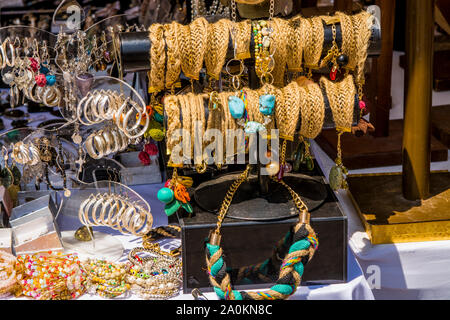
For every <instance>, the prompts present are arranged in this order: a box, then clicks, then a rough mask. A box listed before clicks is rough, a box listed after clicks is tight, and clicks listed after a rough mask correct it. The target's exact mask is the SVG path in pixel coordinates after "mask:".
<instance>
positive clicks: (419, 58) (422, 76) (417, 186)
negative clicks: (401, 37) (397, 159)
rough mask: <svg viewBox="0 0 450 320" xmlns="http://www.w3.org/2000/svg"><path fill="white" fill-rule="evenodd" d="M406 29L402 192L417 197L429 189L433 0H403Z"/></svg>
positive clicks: (424, 194) (423, 195)
mask: <svg viewBox="0 0 450 320" xmlns="http://www.w3.org/2000/svg"><path fill="white" fill-rule="evenodd" d="M406 30H407V31H406V61H407V65H406V70H405V97H404V106H405V108H404V126H403V147H402V157H403V196H404V197H405V198H406V199H408V200H418V199H425V198H426V197H427V196H428V194H429V190H430V160H431V159H430V157H431V153H430V122H431V120H430V112H431V104H432V95H431V93H432V81H433V42H434V0H427V1H424V0H408V1H406Z"/></svg>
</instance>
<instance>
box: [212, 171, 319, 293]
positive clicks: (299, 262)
mask: <svg viewBox="0 0 450 320" xmlns="http://www.w3.org/2000/svg"><path fill="white" fill-rule="evenodd" d="M249 171H250V165H248V166H247V168H246V169H245V171H244V172H243V173H242V174H241V175H240V176H239V177H238V178H237V179H236V181H234V182H233V184H232V185H231V187H230V189H229V190H228V192H227V195H226V196H225V199H224V201H223V203H222V206H221V208H220V211H219V216H218V221H217V227H216V229H215V230H212V232H211V233H210V236H209V240H208V242H207V243H206V265H207V267H208V274H209V280H210V283H211V285H212V286H213V287H214V291H215V292H216V294H217V296H218V297H219V298H220V299H225V300H275V299H287V298H288V297H290V296H291V295H292V294H294V293H295V291H296V290H297V287H298V286H299V285H300V282H301V277H302V275H303V271H304V266H305V265H306V263H308V261H309V260H311V258H312V257H313V255H314V252H315V251H316V250H317V247H318V241H317V237H316V234H315V232H314V230H313V229H312V228H311V226H310V224H309V212H308V209H307V207H306V205H305V204H304V203H303V201H302V200H301V198H300V196H299V195H298V194H297V193H296V192H295V191H294V190H292V189H291V188H290V187H289V186H288V185H287V184H286V183H285V182H284V181H283V180H278V179H277V178H275V177H272V180H274V181H276V182H279V183H281V184H282V185H283V186H284V187H285V188H286V189H287V190H288V191H289V193H290V194H291V196H292V198H293V200H294V203H295V205H296V207H297V209H298V210H299V221H298V223H297V224H296V225H295V226H294V227H293V228H292V230H291V231H290V232H288V234H287V235H286V236H285V237H284V239H282V241H280V244H281V245H283V246H285V247H289V249H288V252H287V254H286V256H285V257H284V259H283V261H282V263H281V266H280V274H279V276H278V280H277V281H276V284H275V285H274V286H272V287H271V288H270V289H268V290H266V291H248V292H247V291H237V290H233V289H232V286H231V277H230V275H229V274H228V273H227V271H226V270H227V268H226V264H225V261H224V259H223V251H222V248H221V247H220V240H221V234H220V229H221V226H222V222H223V219H224V218H225V215H226V213H227V212H228V208H229V206H230V204H231V201H232V200H233V196H234V194H235V193H236V190H237V189H238V188H239V186H240V185H241V184H242V183H243V182H244V181H246V180H247V178H248V175H249ZM268 261H269V260H266V261H265V262H264V263H263V264H262V265H261V266H262V267H264V266H265V264H266V263H267V262H268Z"/></svg>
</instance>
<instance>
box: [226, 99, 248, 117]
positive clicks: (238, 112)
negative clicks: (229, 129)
mask: <svg viewBox="0 0 450 320" xmlns="http://www.w3.org/2000/svg"><path fill="white" fill-rule="evenodd" d="M228 109H230V113H231V116H232V117H233V118H235V119H240V118H242V116H243V115H244V112H245V106H244V101H242V99H240V98H238V97H236V96H230V97H229V98H228Z"/></svg>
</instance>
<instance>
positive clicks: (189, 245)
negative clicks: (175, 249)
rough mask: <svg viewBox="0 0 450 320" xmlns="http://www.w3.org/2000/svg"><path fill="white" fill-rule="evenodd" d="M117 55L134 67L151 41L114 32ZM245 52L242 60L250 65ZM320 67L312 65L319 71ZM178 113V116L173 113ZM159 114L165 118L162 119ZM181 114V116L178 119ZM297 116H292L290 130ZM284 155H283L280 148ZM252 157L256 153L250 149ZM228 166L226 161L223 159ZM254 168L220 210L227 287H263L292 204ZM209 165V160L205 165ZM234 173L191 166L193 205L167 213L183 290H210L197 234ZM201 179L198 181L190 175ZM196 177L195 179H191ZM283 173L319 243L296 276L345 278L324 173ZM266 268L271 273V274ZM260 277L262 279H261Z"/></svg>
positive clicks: (336, 208) (338, 214)
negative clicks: (178, 233) (246, 278)
mask: <svg viewBox="0 0 450 320" xmlns="http://www.w3.org/2000/svg"><path fill="white" fill-rule="evenodd" d="M332 39H333V36H332V28H331V26H327V25H325V24H324V45H323V49H322V55H321V56H322V57H324V56H325V55H326V54H327V52H328V50H329V49H330V47H331V43H332ZM119 42H120V53H121V61H122V66H123V70H124V71H133V72H135V71H142V70H148V69H149V68H150V65H149V62H148V54H149V52H150V49H151V43H150V40H149V36H148V32H134V33H130V32H129V33H119ZM336 42H337V45H338V47H340V46H342V33H341V28H340V24H339V23H336ZM254 46H255V43H254V38H253V36H252V38H251V44H250V52H251V54H252V58H254V57H253V53H254ZM380 49H381V30H380V25H379V24H378V23H374V24H373V26H372V35H371V39H370V41H369V48H368V55H369V56H377V55H379V53H380ZM230 57H233V43H232V41H231V40H230V41H229V45H228V51H227V59H229V58H230ZM252 61H253V59H248V60H247V61H246V64H248V65H249V70H252V69H253V65H252ZM321 71H322V70H319V72H321ZM251 75H252V72H251V71H249V82H250V83H249V87H250V88H257V87H259V84H258V83H259V79H257V78H256V77H252V76H251ZM324 102H325V119H324V125H323V128H328V129H334V128H336V124H335V122H334V119H333V115H332V112H331V108H330V105H329V101H328V98H327V97H326V95H325V94H324ZM353 114H354V118H353V125H355V124H357V123H358V121H359V115H360V110H359V100H358V96H356V97H355V108H354V112H353ZM180 117H181V116H180ZM205 118H206V119H207V118H208V108H207V103H205ZM165 120H166V121H167V119H165ZM180 121H182V119H180ZM300 126H301V119H299V123H297V130H296V131H298V130H299V128H300ZM286 157H287V158H288V157H289V155H286ZM256 158H258V157H256ZM230 167H231V166H230ZM256 167H257V168H256V172H255V173H253V174H252V175H250V177H249V181H248V182H243V183H242V185H240V187H239V189H238V190H237V192H236V193H235V196H234V197H233V200H232V202H231V205H230V206H229V210H228V212H227V217H226V218H225V220H224V221H223V224H222V240H221V248H223V250H224V252H227V256H226V257H225V260H226V261H225V262H226V265H227V266H228V267H231V268H232V270H233V271H232V272H231V275H232V278H233V280H232V281H231V282H232V283H234V284H235V288H239V289H243V288H246V289H249V288H250V289H251V288H261V287H267V285H268V283H271V282H272V283H274V282H275V281H276V273H277V271H278V270H269V273H268V274H264V275H262V274H260V273H258V270H259V269H260V267H261V266H262V263H263V261H265V259H267V258H270V257H271V256H272V254H273V244H274V243H277V242H278V241H279V240H280V239H282V238H283V236H284V235H285V234H286V232H287V231H288V230H289V227H290V226H292V225H293V224H295V223H296V222H297V219H295V217H294V213H295V206H294V203H293V201H292V200H291V199H290V195H289V193H288V192H287V191H286V190H284V188H283V187H282V186H278V185H277V184H276V183H275V182H271V181H270V180H269V178H268V177H267V176H263V175H261V174H260V169H261V164H258V165H257V166H256ZM211 170H213V171H214V167H212V168H209V169H208V171H211ZM179 171H181V172H180V173H179V174H180V175H183V174H184V175H187V173H188V172H190V171H192V170H191V169H189V168H187V169H183V170H179ZM237 176H238V174H233V173H231V174H225V175H221V176H218V177H215V178H214V179H212V180H209V181H204V180H203V177H201V176H200V175H197V174H194V175H193V179H194V188H193V192H191V194H193V196H191V202H192V205H193V207H194V211H193V213H192V214H189V215H187V214H186V213H185V212H184V211H183V210H179V211H178V212H177V214H176V216H175V215H173V216H170V217H169V222H176V220H178V222H179V223H180V226H181V228H182V246H183V253H182V254H183V275H184V277H183V281H184V292H185V293H188V292H190V290H192V289H193V288H201V289H202V290H205V291H211V290H212V288H211V287H210V283H209V280H208V276H207V274H206V273H205V272H204V263H203V261H204V250H205V249H204V245H201V244H204V241H205V239H207V238H208V236H209V232H210V231H211V230H212V229H214V228H215V227H216V222H217V217H216V214H217V213H218V211H219V208H220V206H221V204H222V202H223V199H224V198H225V195H226V193H227V191H228V190H229V188H230V186H231V184H232V183H233V182H234V181H235V179H236V177H237ZM197 177H198V180H202V181H204V182H202V183H200V184H199V185H196V184H195V181H196V180H197ZM198 180H197V181H198ZM284 181H285V182H286V184H287V185H289V186H290V187H291V188H292V189H293V190H294V191H295V192H297V193H298V194H299V195H300V196H301V198H302V199H303V200H304V201H305V203H306V206H307V207H308V209H309V211H310V213H311V226H312V227H313V228H314V230H315V231H316V232H317V233H318V234H319V237H320V246H319V249H318V251H317V252H316V254H315V257H314V260H313V261H312V262H311V264H308V265H307V267H306V268H307V269H308V270H307V271H305V274H304V278H302V282H303V284H326V283H340V282H346V280H347V216H346V214H345V213H344V212H343V211H342V209H341V206H340V204H339V203H338V201H337V199H336V197H335V195H334V192H333V191H332V190H331V188H330V186H329V185H328V184H327V183H326V181H325V178H324V174H323V173H322V172H321V170H320V168H319V167H318V165H317V163H316V164H315V169H314V171H312V172H307V173H303V174H292V173H291V174H286V175H285V178H284ZM242 270H246V271H245V272H247V271H248V272H250V273H252V272H253V273H254V274H253V276H254V277H252V278H254V279H253V280H254V281H253V282H252V283H245V282H242V281H239V276H238V274H240V272H239V271H242ZM270 271H273V272H274V274H273V275H271V274H270ZM262 279H263V280H262Z"/></svg>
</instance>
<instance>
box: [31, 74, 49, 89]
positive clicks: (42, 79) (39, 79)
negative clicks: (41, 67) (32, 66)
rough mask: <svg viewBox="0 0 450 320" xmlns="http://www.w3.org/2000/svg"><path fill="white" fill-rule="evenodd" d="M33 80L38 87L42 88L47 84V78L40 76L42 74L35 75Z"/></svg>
mask: <svg viewBox="0 0 450 320" xmlns="http://www.w3.org/2000/svg"><path fill="white" fill-rule="evenodd" d="M34 80H36V84H37V85H38V86H39V87H44V86H45V85H46V84H47V78H46V77H45V74H42V73H40V74H38V75H36V77H35V78H34Z"/></svg>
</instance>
